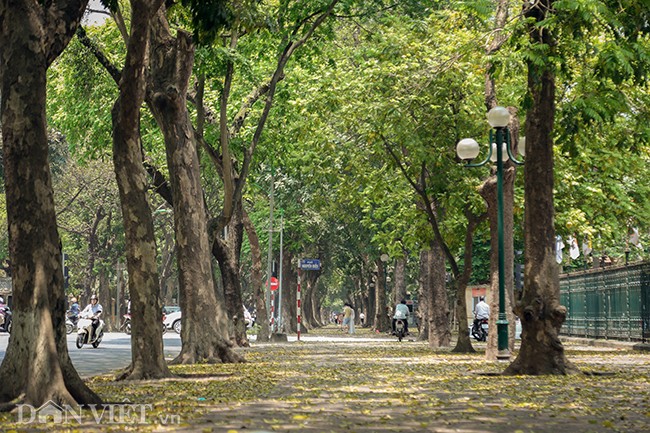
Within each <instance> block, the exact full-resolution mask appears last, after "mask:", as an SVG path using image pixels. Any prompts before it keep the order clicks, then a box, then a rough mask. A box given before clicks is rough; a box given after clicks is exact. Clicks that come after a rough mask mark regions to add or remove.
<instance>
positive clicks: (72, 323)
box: [65, 315, 79, 334]
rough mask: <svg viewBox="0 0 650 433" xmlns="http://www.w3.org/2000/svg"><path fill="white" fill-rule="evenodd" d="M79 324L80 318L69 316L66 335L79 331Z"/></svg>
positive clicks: (66, 321) (66, 322)
mask: <svg viewBox="0 0 650 433" xmlns="http://www.w3.org/2000/svg"><path fill="white" fill-rule="evenodd" d="M78 322H79V317H78V316H72V315H68V317H67V318H66V319H65V333H66V334H72V333H73V332H74V331H78V328H77V323H78Z"/></svg>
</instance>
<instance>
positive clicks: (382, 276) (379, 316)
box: [373, 259, 393, 332]
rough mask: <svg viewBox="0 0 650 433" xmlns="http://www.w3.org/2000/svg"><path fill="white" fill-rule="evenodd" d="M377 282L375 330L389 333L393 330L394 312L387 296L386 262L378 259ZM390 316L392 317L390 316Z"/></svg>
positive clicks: (376, 262) (376, 261)
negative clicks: (392, 318) (392, 319)
mask: <svg viewBox="0 0 650 433" xmlns="http://www.w3.org/2000/svg"><path fill="white" fill-rule="evenodd" d="M375 264H376V265H377V280H378V281H377V282H376V284H375V317H374V322H373V329H374V330H375V331H379V332H388V331H390V330H391V319H390V317H392V314H393V311H392V307H391V306H390V305H389V304H388V298H387V296H386V266H385V264H384V262H382V261H381V260H379V259H377V260H375ZM389 314H390V316H389Z"/></svg>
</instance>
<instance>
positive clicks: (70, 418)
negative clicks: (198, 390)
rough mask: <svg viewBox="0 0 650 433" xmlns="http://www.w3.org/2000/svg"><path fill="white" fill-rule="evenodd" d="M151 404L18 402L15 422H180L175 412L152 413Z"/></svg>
mask: <svg viewBox="0 0 650 433" xmlns="http://www.w3.org/2000/svg"><path fill="white" fill-rule="evenodd" d="M152 409H153V406H152V405H150V404H134V403H130V402H129V401H125V402H124V403H122V404H89V405H86V406H84V407H81V406H70V405H67V404H64V405H59V404H57V403H55V402H53V401H51V400H50V401H47V402H45V403H44V404H43V405H42V406H40V407H38V408H37V407H34V406H32V405H30V404H21V405H18V407H17V413H18V422H19V423H22V424H32V423H54V424H62V423H75V422H76V423H79V424H81V423H82V422H94V423H96V424H151V423H158V424H164V425H166V424H180V422H181V419H180V416H178V415H172V414H165V415H157V416H154V415H153V414H152V413H151V412H152Z"/></svg>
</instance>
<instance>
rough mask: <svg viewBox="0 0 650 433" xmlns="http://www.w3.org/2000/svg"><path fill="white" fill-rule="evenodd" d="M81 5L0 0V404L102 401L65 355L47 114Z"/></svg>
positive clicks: (63, 310)
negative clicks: (0, 246) (2, 294)
mask: <svg viewBox="0 0 650 433" xmlns="http://www.w3.org/2000/svg"><path fill="white" fill-rule="evenodd" d="M87 3H88V2H87V1H84V0H79V1H75V0H70V1H59V2H47V3H41V2H33V1H32V2H22V1H21V2H18V1H11V0H2V1H0V46H1V47H2V49H0V64H2V65H5V67H2V70H1V71H0V76H1V78H0V79H1V80H2V88H1V90H0V94H1V95H2V98H1V106H0V112H1V113H0V114H1V122H0V123H1V124H2V142H3V156H4V159H3V162H4V169H5V170H4V175H5V192H6V198H7V220H8V221H7V222H8V229H9V230H8V231H9V249H10V257H11V261H12V265H13V274H12V280H13V309H14V316H13V319H14V323H13V330H12V334H11V337H10V338H9V343H8V346H7V351H6V354H5V357H4V359H3V361H2V365H1V366H0V383H1V384H2V387H0V404H1V405H2V406H0V408H2V409H11V408H13V407H14V404H15V403H16V402H19V403H26V404H31V405H33V406H36V407H38V406H40V405H42V404H44V403H45V402H47V401H48V400H52V401H54V402H55V403H58V404H70V405H74V404H76V403H80V404H86V403H100V402H101V400H100V398H99V397H98V396H97V395H96V394H95V393H94V392H92V391H91V390H90V389H89V388H88V387H87V386H86V385H85V384H84V382H83V381H82V380H81V378H80V377H79V375H78V373H77V372H76V370H75V369H74V367H73V365H72V362H71V361H70V357H69V354H68V348H67V339H66V333H65V294H64V290H63V269H62V263H61V258H62V256H61V240H60V238H59V233H58V231H57V224H56V212H55V208H54V194H53V190H52V179H51V175H50V168H49V163H48V141H47V127H46V115H45V99H46V98H45V88H46V75H47V68H48V67H49V65H50V64H51V63H52V62H53V61H54V60H55V59H56V58H57V57H58V56H59V55H60V54H61V52H62V51H63V49H64V48H65V46H66V45H67V43H68V42H69V41H70V38H71V37H72V36H73V35H74V31H75V29H76V27H77V25H78V24H79V21H80V20H81V17H82V14H83V11H84V9H85V8H86V4H87ZM6 65H11V67H6ZM10 402H13V403H10Z"/></svg>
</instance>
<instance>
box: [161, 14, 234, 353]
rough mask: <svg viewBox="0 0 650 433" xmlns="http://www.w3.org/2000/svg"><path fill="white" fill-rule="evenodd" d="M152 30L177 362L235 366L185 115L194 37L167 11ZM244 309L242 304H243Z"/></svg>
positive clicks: (186, 113)
mask: <svg viewBox="0 0 650 433" xmlns="http://www.w3.org/2000/svg"><path fill="white" fill-rule="evenodd" d="M154 22H155V27H154V28H153V29H152V46H151V53H152V56H151V75H150V88H149V92H150V97H149V98H148V101H149V105H150V107H151V110H152V112H153V114H154V117H155V118H156V121H157V122H158V125H159V126H160V129H161V130H162V132H163V135H164V137H165V148H166V150H167V152H166V153H167V165H168V167H169V172H170V183H171V187H172V200H173V207H174V232H175V237H176V253H177V262H178V271H179V293H180V306H181V311H183V315H182V318H181V321H182V326H181V337H182V348H181V352H180V353H179V355H178V356H177V357H176V359H175V360H174V361H173V362H175V363H184V364H190V363H195V362H203V361H207V362H215V361H219V362H232V361H234V360H239V357H238V356H237V355H236V354H234V353H233V352H232V349H231V347H230V345H229V343H228V334H227V332H224V330H223V329H221V327H220V326H219V323H218V321H217V316H218V314H215V312H216V311H218V305H217V297H216V294H215V289H214V279H213V273H212V261H211V249H210V242H209V239H208V229H207V215H206V207H205V203H204V201H203V189H202V187H201V177H200V166H199V158H198V154H197V149H196V141H195V139H194V130H193V128H192V123H191V120H190V117H189V113H188V111H187V99H186V95H187V89H188V84H189V79H190V77H191V74H192V65H193V64H194V45H193V43H192V37H191V35H190V34H188V33H186V32H184V31H180V30H179V31H177V33H176V37H175V38H174V37H172V36H171V32H170V30H169V26H168V23H167V19H166V17H165V11H164V8H161V10H159V11H158V13H157V14H156V19H155V21H154ZM240 309H241V304H240Z"/></svg>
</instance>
